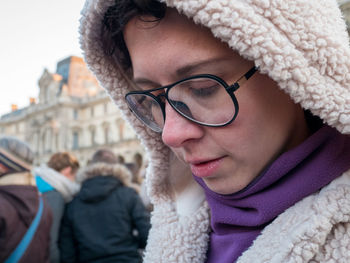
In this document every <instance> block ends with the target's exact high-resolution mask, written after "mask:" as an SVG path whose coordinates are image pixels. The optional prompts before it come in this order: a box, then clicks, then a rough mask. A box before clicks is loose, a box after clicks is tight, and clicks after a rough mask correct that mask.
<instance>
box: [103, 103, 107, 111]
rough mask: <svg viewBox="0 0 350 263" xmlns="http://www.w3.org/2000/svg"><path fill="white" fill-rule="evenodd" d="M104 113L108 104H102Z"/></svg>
mask: <svg viewBox="0 0 350 263" xmlns="http://www.w3.org/2000/svg"><path fill="white" fill-rule="evenodd" d="M103 111H104V113H108V103H105V104H103Z"/></svg>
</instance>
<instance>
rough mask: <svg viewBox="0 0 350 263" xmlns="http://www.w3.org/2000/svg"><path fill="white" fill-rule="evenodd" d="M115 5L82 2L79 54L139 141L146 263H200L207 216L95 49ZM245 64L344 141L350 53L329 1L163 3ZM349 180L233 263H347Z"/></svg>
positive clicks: (298, 208)
mask: <svg viewBox="0 0 350 263" xmlns="http://www.w3.org/2000/svg"><path fill="white" fill-rule="evenodd" d="M114 2H115V1H112V0H111V1H102V0H87V1H86V4H85V7H84V9H83V11H82V19H81V27H80V34H81V38H80V41H81V47H82V50H83V51H84V56H85V60H86V62H87V64H88V66H89V67H90V69H91V70H92V71H93V72H94V74H95V75H96V77H97V78H98V80H99V81H100V83H101V85H102V86H103V87H104V88H105V89H106V91H107V92H108V94H109V95H110V97H111V98H112V99H113V100H114V102H115V104H116V105H117V106H118V108H119V109H120V110H121V111H122V113H123V115H124V117H125V119H126V120H127V121H128V122H129V123H130V124H131V126H132V127H133V129H134V130H135V132H136V133H137V134H138V136H139V137H140V139H141V141H142V143H143V145H145V149H146V152H147V157H148V160H149V167H148V169H147V175H146V182H147V187H148V194H149V196H150V199H151V201H152V203H153V205H154V211H153V213H152V218H151V222H152V228H151V230H150V235H149V239H148V242H147V247H146V256H145V262H147V263H153V262H157V263H161V262H166V263H170V262H191V263H195V262H198V263H199V262H204V261H205V258H206V252H207V247H208V240H209V233H210V210H209V208H208V204H207V203H206V201H205V198H204V194H203V190H202V189H201V188H200V187H199V186H198V185H197V184H196V183H195V182H194V180H193V178H192V176H191V174H188V172H185V171H186V170H184V169H182V166H181V164H180V163H179V162H178V161H177V160H176V158H174V156H173V154H172V153H171V151H170V149H169V148H167V146H165V145H164V144H163V142H162V139H161V135H160V134H157V133H155V132H153V131H152V130H150V129H148V128H146V127H145V126H143V124H142V123H141V122H139V121H138V120H137V119H136V117H135V116H134V115H133V114H132V113H131V112H130V111H129V109H128V107H127V105H126V103H125V100H124V97H125V94H126V93H127V92H129V91H131V90H133V89H132V87H131V86H130V84H129V83H130V80H129V79H128V72H122V71H121V68H120V67H118V66H117V65H116V63H115V62H114V61H113V58H112V56H107V55H106V54H105V53H104V50H103V48H102V40H101V35H102V34H101V28H102V23H103V16H104V14H105V12H106V10H107V8H108V7H109V6H111V5H113V4H114ZM161 2H164V3H166V4H167V5H168V6H169V7H174V8H176V9H177V10H178V11H179V12H180V13H182V14H185V15H186V16H187V17H189V18H190V19H193V20H194V21H195V22H196V23H197V24H201V25H202V26H204V27H207V28H209V29H210V30H211V32H212V33H213V35H214V36H215V37H217V38H219V39H221V40H222V41H223V42H225V43H227V44H228V45H229V46H230V47H231V48H232V49H233V50H235V51H236V52H238V53H239V54H240V55H241V56H242V57H244V58H246V59H248V60H251V61H253V62H254V63H255V65H256V66H258V67H259V71H260V73H262V74H267V75H268V76H269V77H270V78H271V79H273V80H274V81H275V82H276V83H278V85H279V87H280V88H281V89H282V90H283V91H284V92H286V93H287V94H288V95H290V97H291V98H292V99H293V100H294V101H295V102H296V103H299V104H300V105H301V106H302V107H303V108H304V109H307V110H310V111H311V112H312V113H313V114H314V115H316V116H319V117H320V118H321V119H322V120H323V121H324V122H325V123H327V124H328V125H330V126H332V127H335V128H336V129H337V130H338V131H340V132H341V133H343V134H349V133H350V102H349V101H350V47H349V44H348V43H349V38H348V35H347V32H346V26H345V23H344V21H343V20H342V16H341V12H340V10H339V7H338V4H337V2H336V1H335V0H290V1H280V0H237V1H224V0H222V1H221V0H220V1H219V0H203V1H192V0H162V1H161ZM349 247H350V171H348V172H345V173H344V174H343V175H342V176H340V177H339V178H338V179H336V180H334V181H333V182H332V183H331V184H329V185H328V186H326V187H324V188H323V189H321V190H320V191H319V192H317V193H314V194H313V195H310V196H308V197H306V198H304V199H303V200H301V201H299V202H298V203H296V204H295V205H293V206H292V207H290V208H289V209H287V210H286V211H285V212H284V213H282V214H280V215H279V216H278V217H277V218H276V219H275V220H274V221H273V222H271V223H270V224H269V225H268V226H266V227H265V229H264V230H263V231H262V233H261V234H260V235H259V236H258V237H257V239H256V240H255V242H254V243H253V245H252V246H251V247H250V248H249V249H248V250H246V252H245V253H244V254H243V255H242V256H241V257H240V258H239V259H238V260H237V262H239V263H242V262H249V263H251V262H254V263H259V262H276V263H277V262H350V252H349V251H350V250H349Z"/></svg>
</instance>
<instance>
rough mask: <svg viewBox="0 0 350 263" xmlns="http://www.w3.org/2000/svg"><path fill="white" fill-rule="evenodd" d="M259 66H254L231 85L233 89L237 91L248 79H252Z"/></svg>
mask: <svg viewBox="0 0 350 263" xmlns="http://www.w3.org/2000/svg"><path fill="white" fill-rule="evenodd" d="M258 69H259V67H255V66H254V67H252V68H251V69H250V70H249V71H248V72H247V73H245V74H244V75H243V76H242V77H241V78H240V79H239V80H237V81H236V82H235V83H234V84H233V85H232V86H231V87H232V88H233V89H232V91H236V90H238V89H239V87H241V86H242V85H243V84H244V83H245V82H246V81H247V80H248V79H250V77H251V76H253V75H254V73H255V72H257V71H258Z"/></svg>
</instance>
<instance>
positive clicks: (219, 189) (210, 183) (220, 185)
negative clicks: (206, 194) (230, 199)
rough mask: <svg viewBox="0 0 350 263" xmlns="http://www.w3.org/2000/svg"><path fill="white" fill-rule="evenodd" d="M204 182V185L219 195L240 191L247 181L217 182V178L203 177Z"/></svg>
mask: <svg viewBox="0 0 350 263" xmlns="http://www.w3.org/2000/svg"><path fill="white" fill-rule="evenodd" d="M204 182H205V184H206V186H207V187H208V188H209V189H210V190H211V191H213V192H215V193H217V194H221V195H229V194H234V193H236V192H238V191H241V190H242V189H244V188H245V187H246V186H247V185H248V184H249V183H247V184H245V183H244V184H242V183H240V184H238V183H233V182H231V183H227V182H223V181H221V182H219V180H218V179H217V178H210V179H209V178H207V179H204Z"/></svg>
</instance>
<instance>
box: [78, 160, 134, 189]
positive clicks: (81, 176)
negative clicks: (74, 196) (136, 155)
mask: <svg viewBox="0 0 350 263" xmlns="http://www.w3.org/2000/svg"><path fill="white" fill-rule="evenodd" d="M96 176H113V177H116V178H117V179H118V180H119V181H120V182H121V183H122V184H123V185H126V186H133V184H132V182H131V180H132V174H131V172H130V171H129V170H128V168H126V167H125V166H124V165H122V164H108V163H103V162H98V163H94V164H89V165H87V166H86V167H85V168H83V169H81V170H79V172H78V173H77V175H76V181H77V182H78V183H80V184H82V183H83V182H84V181H86V180H88V179H91V178H94V177H96Z"/></svg>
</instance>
